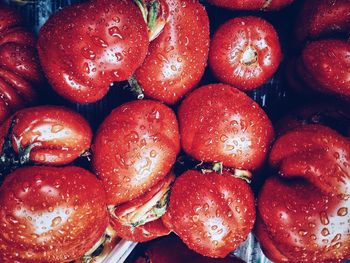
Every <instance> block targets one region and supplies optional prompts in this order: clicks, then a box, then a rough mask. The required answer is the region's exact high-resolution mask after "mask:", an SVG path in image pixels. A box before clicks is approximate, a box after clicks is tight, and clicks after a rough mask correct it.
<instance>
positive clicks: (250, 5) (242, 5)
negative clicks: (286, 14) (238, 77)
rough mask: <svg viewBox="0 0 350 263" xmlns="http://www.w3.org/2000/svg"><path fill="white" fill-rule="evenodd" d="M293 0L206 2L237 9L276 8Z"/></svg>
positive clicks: (220, 0)
mask: <svg viewBox="0 0 350 263" xmlns="http://www.w3.org/2000/svg"><path fill="white" fill-rule="evenodd" d="M293 1H294V0H269V1H266V0H209V1H208V2H209V3H211V4H213V5H216V6H220V7H225V8H229V9H237V10H266V11H270V10H277V9H281V8H282V7H285V6H287V5H289V4H291V3H292V2H293Z"/></svg>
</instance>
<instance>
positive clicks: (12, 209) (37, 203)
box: [0, 166, 108, 262]
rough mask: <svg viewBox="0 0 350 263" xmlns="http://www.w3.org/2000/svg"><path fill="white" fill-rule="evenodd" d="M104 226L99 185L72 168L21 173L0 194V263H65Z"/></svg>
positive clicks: (21, 170) (86, 246)
mask: <svg viewBox="0 0 350 263" xmlns="http://www.w3.org/2000/svg"><path fill="white" fill-rule="evenodd" d="M107 225H108V213H107V208H106V196H105V192H104V190H103V187H102V184H101V183H100V182H99V181H98V180H97V179H96V177H95V176H94V175H93V174H91V173H90V172H88V171H86V170H84V169H82V168H78V167H74V166H69V167H64V168H55V167H44V166H42V167H39V166H32V167H25V168H19V169H17V170H16V171H14V172H13V173H12V174H10V175H9V176H8V177H7V178H6V179H5V181H4V183H3V185H2V186H1V188H0V261H1V262H69V261H72V260H74V259H77V258H80V257H81V256H83V255H84V254H85V252H87V251H88V250H89V249H90V248H91V247H93V245H94V244H95V243H96V242H97V241H98V240H99V239H100V237H101V236H102V235H103V233H104V231H105V229H106V227H107Z"/></svg>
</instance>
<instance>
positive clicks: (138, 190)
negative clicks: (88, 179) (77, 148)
mask: <svg viewBox="0 0 350 263" xmlns="http://www.w3.org/2000/svg"><path fill="white" fill-rule="evenodd" d="M179 150H180V138H179V131H178V123H177V119H176V116H175V114H174V112H173V111H172V110H171V109H170V108H168V107H166V106H165V105H163V104H161V103H158V102H154V101H149V100H143V101H132V102H129V103H126V104H124V105H122V106H120V107H118V108H116V109H115V110H113V111H112V113H111V114H110V115H109V116H108V117H107V118H106V119H105V120H104V122H103V123H102V125H101V126H100V128H99V130H98V132H97V134H96V137H95V140H94V143H93V146H92V151H93V159H92V165H93V168H94V170H95V171H96V174H97V175H98V176H99V177H100V178H101V180H102V181H103V183H104V186H105V189H106V191H107V198H108V204H110V205H118V204H121V203H123V202H126V201H129V200H131V199H134V198H136V197H139V196H141V195H142V194H144V193H145V192H146V191H147V190H148V189H149V188H150V187H152V186H154V185H155V184H156V183H157V182H159V181H160V180H161V179H163V178H164V177H165V176H166V175H167V174H168V173H169V171H170V169H171V167H172V166H173V164H174V163H175V160H176V155H177V154H178V153H179Z"/></svg>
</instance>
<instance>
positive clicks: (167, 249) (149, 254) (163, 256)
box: [135, 236, 243, 263]
mask: <svg viewBox="0 0 350 263" xmlns="http://www.w3.org/2000/svg"><path fill="white" fill-rule="evenodd" d="M178 262H196V263H242V262H243V261H242V260H240V259H238V258H235V257H226V258H223V259H222V258H220V259H217V258H216V259H213V258H208V257H203V256H201V255H199V254H197V253H195V252H193V251H192V250H190V249H188V248H187V247H186V245H185V244H184V243H182V242H181V240H180V239H179V238H177V237H176V236H168V237H165V238H162V239H158V240H157V241H155V242H153V243H151V244H150V245H149V246H148V247H147V249H146V251H145V252H144V254H143V255H142V256H140V257H139V258H137V260H136V261H135V263H178Z"/></svg>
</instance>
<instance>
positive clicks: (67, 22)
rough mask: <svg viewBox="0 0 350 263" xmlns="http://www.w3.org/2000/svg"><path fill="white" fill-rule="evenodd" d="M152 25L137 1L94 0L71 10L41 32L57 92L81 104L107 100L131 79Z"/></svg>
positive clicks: (41, 44) (45, 60) (43, 54)
mask: <svg viewBox="0 0 350 263" xmlns="http://www.w3.org/2000/svg"><path fill="white" fill-rule="evenodd" d="M147 30H148V29H147V25H146V23H145V21H144V19H143V17H142V14H141V11H140V10H139V9H138V8H137V6H136V5H134V3H133V2H132V1H114V0H102V1H89V2H87V3H82V4H77V5H72V6H68V7H65V8H64V9H63V10H62V11H59V12H58V13H56V14H54V15H53V16H51V17H50V18H49V20H48V21H47V22H46V24H45V25H44V26H43V28H42V29H41V31H40V33H39V40H38V50H39V57H40V61H41V64H42V66H43V69H44V71H45V74H46V76H47V78H48V80H49V82H50V84H51V85H52V86H53V88H54V89H55V91H56V92H57V93H59V94H60V95H61V96H63V97H64V98H66V99H68V100H70V101H72V102H77V103H90V102H95V101H98V100H99V99H101V98H102V97H103V96H104V95H105V94H106V93H107V91H108V89H109V85H110V84H111V83H112V82H114V81H122V80H126V79H128V78H129V77H130V76H131V75H132V74H133V73H134V71H135V70H136V68H138V67H139V66H140V65H141V63H142V62H143V60H144V58H145V56H146V53H147V49H148V31H147Z"/></svg>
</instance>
